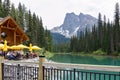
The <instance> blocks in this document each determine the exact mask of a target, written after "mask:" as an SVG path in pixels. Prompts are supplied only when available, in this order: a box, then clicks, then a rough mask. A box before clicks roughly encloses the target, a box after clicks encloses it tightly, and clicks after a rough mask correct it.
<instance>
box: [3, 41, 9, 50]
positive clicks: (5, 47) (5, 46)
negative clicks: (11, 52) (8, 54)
mask: <svg viewBox="0 0 120 80" xmlns="http://www.w3.org/2000/svg"><path fill="white" fill-rule="evenodd" d="M7 50H8V46H7V41H6V40H5V41H4V47H3V51H7Z"/></svg>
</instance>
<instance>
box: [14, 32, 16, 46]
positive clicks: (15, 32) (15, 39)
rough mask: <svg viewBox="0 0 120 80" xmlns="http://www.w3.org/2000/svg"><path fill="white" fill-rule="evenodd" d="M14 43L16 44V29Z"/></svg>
mask: <svg viewBox="0 0 120 80" xmlns="http://www.w3.org/2000/svg"><path fill="white" fill-rule="evenodd" d="M14 45H16V31H14Z"/></svg>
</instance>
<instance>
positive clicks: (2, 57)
mask: <svg viewBox="0 0 120 80" xmlns="http://www.w3.org/2000/svg"><path fill="white" fill-rule="evenodd" d="M3 60H4V56H0V80H3V79H2V75H3V74H2V71H3V70H2V61H3Z"/></svg>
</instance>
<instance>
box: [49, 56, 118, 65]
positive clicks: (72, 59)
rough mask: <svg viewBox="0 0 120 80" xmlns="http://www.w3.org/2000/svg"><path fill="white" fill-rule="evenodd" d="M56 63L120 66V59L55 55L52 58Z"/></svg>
mask: <svg viewBox="0 0 120 80" xmlns="http://www.w3.org/2000/svg"><path fill="white" fill-rule="evenodd" d="M50 60H53V61H55V62H60V63H75V64H93V65H112V66H120V58H115V57H104V56H85V55H84V56H83V55H82V56H80V55H72V54H55V55H54V56H53V57H51V58H50Z"/></svg>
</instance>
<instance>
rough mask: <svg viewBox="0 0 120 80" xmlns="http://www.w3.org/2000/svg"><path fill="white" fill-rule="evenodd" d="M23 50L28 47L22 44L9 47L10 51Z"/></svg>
mask: <svg viewBox="0 0 120 80" xmlns="http://www.w3.org/2000/svg"><path fill="white" fill-rule="evenodd" d="M24 48H28V47H27V46H25V45H23V44H20V45H13V46H11V49H24Z"/></svg>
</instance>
